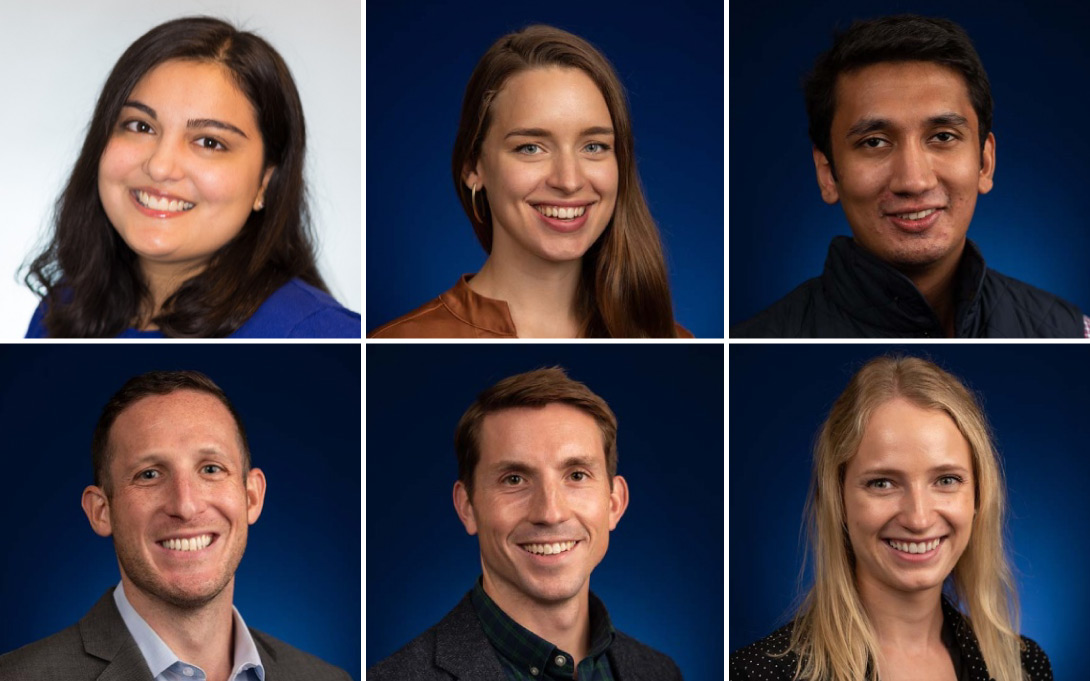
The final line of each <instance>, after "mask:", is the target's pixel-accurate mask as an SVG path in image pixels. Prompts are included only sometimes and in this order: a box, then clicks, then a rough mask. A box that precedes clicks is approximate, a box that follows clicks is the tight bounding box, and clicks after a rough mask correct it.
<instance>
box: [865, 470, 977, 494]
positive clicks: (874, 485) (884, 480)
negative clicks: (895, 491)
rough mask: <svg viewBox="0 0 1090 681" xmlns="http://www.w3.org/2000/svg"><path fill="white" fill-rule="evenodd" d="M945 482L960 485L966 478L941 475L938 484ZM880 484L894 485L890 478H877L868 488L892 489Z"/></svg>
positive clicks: (867, 484) (948, 485)
mask: <svg viewBox="0 0 1090 681" xmlns="http://www.w3.org/2000/svg"><path fill="white" fill-rule="evenodd" d="M943 480H952V481H953V484H959V485H960V484H961V483H963V482H965V478H963V477H961V476H960V475H954V474H947V475H940V476H939V478H938V480H937V482H942V481H943ZM879 483H889V485H891V486H892V485H893V481H892V480H890V479H889V478H875V479H874V480H868V481H867V483H866V486H867V487H870V488H872V489H877V490H883V491H884V490H888V489H890V488H889V487H879V486H878V484H879ZM941 486H942V487H951V486H952V484H947V485H941Z"/></svg>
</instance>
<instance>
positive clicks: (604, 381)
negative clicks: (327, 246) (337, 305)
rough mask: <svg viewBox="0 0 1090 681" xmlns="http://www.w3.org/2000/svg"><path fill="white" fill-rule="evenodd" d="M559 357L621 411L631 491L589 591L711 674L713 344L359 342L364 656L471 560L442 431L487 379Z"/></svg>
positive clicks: (719, 517) (409, 627) (426, 620)
mask: <svg viewBox="0 0 1090 681" xmlns="http://www.w3.org/2000/svg"><path fill="white" fill-rule="evenodd" d="M557 364H559V365H561V366H563V367H565V368H566V369H567V370H568V375H569V376H571V377H572V378H574V379H576V380H579V381H583V382H585V383H586V384H587V385H588V386H589V387H590V388H591V389H592V390H594V391H595V392H596V393H598V394H599V395H601V396H602V397H603V398H604V399H605V400H606V401H607V402H608V403H609V405H610V407H611V408H612V409H613V411H614V413H615V414H616V415H617V419H618V421H619V424H620V426H619V436H618V451H619V455H618V472H619V473H620V474H621V475H623V476H624V477H625V479H626V480H627V481H628V486H629V490H630V497H631V500H630V503H629V506H628V510H627V512H626V513H625V515H624V517H623V518H622V519H621V522H620V524H619V525H618V526H617V529H616V530H615V531H614V532H613V533H612V534H611V537H610V544H609V552H608V553H607V554H606V557H605V559H604V560H603V561H602V562H601V563H600V564H599V565H598V567H597V569H595V571H594V574H593V577H592V578H591V588H592V589H593V590H594V592H595V593H596V594H598V595H599V596H600V597H601V598H602V600H603V601H604V602H605V604H606V607H607V608H608V609H609V613H610V617H611V618H612V619H613V623H614V625H615V626H616V627H617V628H618V629H619V630H621V631H623V632H625V633H627V634H629V635H631V636H634V637H635V638H637V639H638V640H640V641H642V642H644V643H646V644H647V645H650V646H652V647H653V648H656V649H658V650H661V651H663V652H665V653H666V654H668V655H670V656H671V657H673V659H674V660H675V661H676V662H677V663H678V665H679V666H680V667H681V671H682V673H683V674H684V675H685V678H686V679H687V681H702V680H704V681H711V680H712V679H716V680H718V679H722V678H723V642H724V637H723V605H722V604H723V347H722V346H721V345H694V344H687V345H677V344H671V345H669V346H663V345H657V346H650V345H620V346H619V345H616V344H610V345H547V346H541V345H528V344H518V345H509V344H505V345H492V346H483V345H479V344H478V345H390V344H385V345H377V344H369V345H368V346H367V364H366V367H367V397H368V400H367V424H368V427H367V464H366V465H367V494H366V505H367V512H366V522H367V551H366V562H367V566H366V570H367V571H366V575H367V597H366V599H367V643H366V651H367V665H368V666H371V665H374V664H375V663H377V662H379V661H380V660H382V659H383V658H385V657H387V656H389V655H390V654H392V653H393V652H395V651H397V650H398V649H399V648H401V647H402V646H404V645H405V644H406V643H408V642H409V641H410V640H412V639H414V638H416V637H417V636H418V635H420V634H421V633H423V632H424V630H425V629H428V628H429V627H431V626H432V625H434V624H435V623H436V622H438V621H439V620H440V619H441V618H442V617H443V616H444V615H446V614H447V612H449V611H450V609H451V608H452V607H454V605H455V604H457V603H458V601H459V600H460V599H461V598H462V596H463V595H465V593H466V592H467V591H468V590H469V589H470V588H471V587H472V585H473V581H474V580H475V579H476V578H477V576H478V575H479V574H480V572H481V562H480V551H479V549H478V544H477V538H476V537H471V536H469V535H467V534H466V531H465V528H464V527H463V526H462V524H461V522H460V521H459V520H458V516H457V515H455V512H454V507H453V504H452V502H451V490H452V488H453V485H454V481H455V480H456V479H457V477H458V465H457V461H456V459H455V456H454V446H453V440H454V427H455V426H456V425H457V423H458V419H459V418H461V416H462V413H463V412H464V411H465V409H466V408H467V407H468V406H469V405H470V403H472V402H473V400H474V399H475V398H476V396H477V394H478V393H479V392H481V391H482V390H484V389H485V388H487V387H488V386H490V385H492V384H493V383H495V382H496V381H498V380H500V379H501V378H505V377H507V376H510V375H513V374H516V373H520V372H523V371H529V370H531V369H536V368H540V367H543V366H552V365H557Z"/></svg>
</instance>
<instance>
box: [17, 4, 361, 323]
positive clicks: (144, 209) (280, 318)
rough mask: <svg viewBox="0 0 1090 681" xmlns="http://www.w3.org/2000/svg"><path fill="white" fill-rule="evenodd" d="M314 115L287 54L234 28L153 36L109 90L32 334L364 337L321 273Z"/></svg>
mask: <svg viewBox="0 0 1090 681" xmlns="http://www.w3.org/2000/svg"><path fill="white" fill-rule="evenodd" d="M305 149H306V130H305V125H304V118H303V108H302V104H301V102H300V99H299V94H298V92H297V90H296V88H295V83H294V81H293V80H292V77H291V73H290V72H289V71H288V68H287V65H286V64H285V63H284V60H283V59H282V58H281V57H280V55H279V54H277V52H276V50H274V49H273V48H272V46H270V45H269V44H268V43H267V42H265V41H264V40H263V39H261V38H259V37H258V36H256V35H254V34H252V33H247V32H244V31H239V30H237V29H235V28H234V27H232V26H231V25H230V24H227V23H225V22H223V21H220V20H218V19H213V18H209V17H190V18H183V19H176V20H173V21H169V22H167V23H164V24H162V25H160V26H157V27H155V28H153V29H152V30H151V31H149V32H148V33H146V34H145V35H143V36H142V37H141V38H140V39H138V40H137V41H136V42H135V43H133V44H132V45H131V46H130V47H129V48H128V49H127V50H126V51H125V53H124V54H123V55H122V56H121V58H120V59H119V60H118V62H117V64H116V65H115V66H114V68H113V71H112V72H111V73H110V76H109V78H108V79H107V81H106V85H105V86H104V87H103V90H102V94H101V95H100V97H99V100H98V103H97V105H96V106H95V111H94V115H93V117H92V119H91V124H90V126H89V128H88V131H87V137H86V139H85V140H84V143H83V148H82V150H81V152H80V155H79V158H78V159H77V160H76V164H75V168H74V169H73V171H72V175H71V177H70V178H69V180H68V184H67V186H66V187H65V189H64V192H63V193H62V195H61V197H60V198H59V199H58V201H57V206H56V215H55V220H54V225H53V232H52V238H51V240H50V242H49V244H48V246H47V247H46V248H45V249H44V251H43V252H42V253H40V254H39V255H38V256H37V257H36V258H35V259H34V261H33V262H32V263H31V264H30V267H29V271H28V273H27V275H26V283H27V285H28V286H29V287H30V288H31V290H33V291H34V292H35V293H36V294H37V295H39V296H40V297H41V298H42V303H41V305H40V306H39V307H38V310H37V312H36V313H35V315H34V318H33V320H32V321H31V324H30V328H29V330H28V332H27V336H28V337H46V336H48V337H54V338H104V337H116V336H122V337H164V336H165V337H186V338H191V337H226V336H233V337H249V338H284V337H350V338H351V337H355V338H359V336H360V317H359V315H358V314H356V313H354V312H350V311H348V310H346V309H345V308H343V307H342V306H340V305H339V304H338V303H337V302H336V301H335V300H334V299H333V298H332V297H331V296H330V295H329V292H328V289H327V287H326V285H325V283H324V281H323V280H322V277H321V275H320V274H319V272H318V268H317V266H316V264H315V256H314V247H313V243H312V237H311V234H310V223H309V214H308V211H307V204H306V186H305V183H304V180H303V161H304V155H305Z"/></svg>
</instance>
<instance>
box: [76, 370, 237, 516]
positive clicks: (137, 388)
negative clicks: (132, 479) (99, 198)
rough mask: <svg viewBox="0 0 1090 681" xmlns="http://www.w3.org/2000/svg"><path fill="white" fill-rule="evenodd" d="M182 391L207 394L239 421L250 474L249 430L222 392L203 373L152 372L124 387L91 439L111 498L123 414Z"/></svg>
mask: <svg viewBox="0 0 1090 681" xmlns="http://www.w3.org/2000/svg"><path fill="white" fill-rule="evenodd" d="M178 390H195V391H197V392H202V393H207V394H209V395H211V396H212V397H215V398H216V399H217V400H219V401H220V402H221V403H223V406H225V407H227V411H228V412H230V413H231V417H232V418H233V419H234V420H235V425H236V426H238V438H239V443H240V444H241V447H242V469H243V471H244V472H246V471H249V470H250V443H249V441H248V440H247V439H246V429H245V428H243V427H242V419H241V418H240V417H239V415H238V412H237V411H235V407H234V405H232V404H231V400H229V399H227V394H226V393H224V392H223V389H222V388H220V387H219V386H218V385H216V384H215V383H214V382H213V381H212V379H211V378H208V377H207V376H205V375H204V374H202V373H201V372H199V371H149V372H148V373H146V374H140V375H139V376H135V377H133V378H130V379H129V380H128V381H126V382H125V385H123V386H121V389H120V390H118V391H117V392H116V393H114V396H113V397H111V398H110V401H109V402H107V403H106V406H105V407H103V408H102V414H101V415H100V416H99V417H98V423H97V424H96V425H95V434H94V435H93V436H92V437H91V464H92V466H93V467H94V470H95V485H96V486H98V487H101V488H102V489H103V490H105V491H106V493H107V494H109V491H110V489H109V480H110V475H109V474H110V429H111V428H112V427H113V425H114V421H116V420H117V417H118V416H120V415H121V412H123V411H125V410H126V409H128V408H129V407H131V406H132V405H133V404H135V403H136V402H138V401H140V400H142V399H144V398H145V397H151V396H152V395H169V394H170V393H173V392H177V391H178Z"/></svg>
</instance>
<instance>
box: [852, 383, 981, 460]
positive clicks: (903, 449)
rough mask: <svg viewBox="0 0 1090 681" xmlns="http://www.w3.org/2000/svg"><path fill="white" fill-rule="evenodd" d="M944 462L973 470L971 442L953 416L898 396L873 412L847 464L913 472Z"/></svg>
mask: <svg viewBox="0 0 1090 681" xmlns="http://www.w3.org/2000/svg"><path fill="white" fill-rule="evenodd" d="M945 465H951V466H961V467H963V468H966V469H969V470H971V469H972V453H971V448H970V447H969V442H968V440H966V439H965V436H964V435H962V434H961V431H960V430H958V427H957V424H956V423H954V419H952V418H951V417H950V415H949V414H947V413H946V412H945V411H942V410H940V409H925V408H923V407H919V406H916V405H915V404H912V403H911V402H909V401H907V400H905V399H902V398H895V399H892V400H890V401H888V402H885V403H883V404H881V405H879V406H878V407H877V408H876V409H875V410H874V412H873V413H872V414H871V416H870V419H869V420H868V422H867V426H866V428H865V429H864V430H863V437H862V439H861V440H860V443H859V451H858V452H857V453H856V455H855V456H854V457H853V458H852V460H851V461H850V462H849V464H848V467H849V468H850V469H862V468H872V467H880V468H889V469H894V470H903V471H914V470H918V469H924V470H925V469H928V468H932V467H935V466H945Z"/></svg>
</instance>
